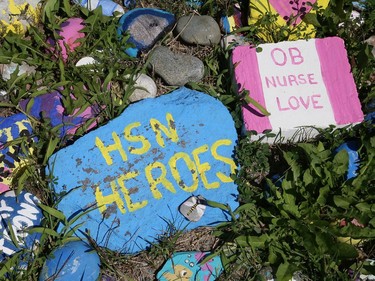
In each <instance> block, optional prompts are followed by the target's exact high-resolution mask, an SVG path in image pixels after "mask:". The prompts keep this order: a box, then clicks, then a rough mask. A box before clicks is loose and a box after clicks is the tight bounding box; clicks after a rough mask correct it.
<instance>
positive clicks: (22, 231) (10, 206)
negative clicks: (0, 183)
mask: <svg viewBox="0 0 375 281" xmlns="http://www.w3.org/2000/svg"><path fill="white" fill-rule="evenodd" d="M38 203H39V199H38V198H36V197H35V196H34V195H32V194H31V193H28V192H24V191H22V192H21V193H20V194H19V195H18V196H16V195H15V193H14V191H13V190H11V191H7V192H5V193H3V194H1V195H0V214H1V217H0V220H1V223H0V233H1V235H0V261H2V260H3V259H4V258H5V257H8V256H10V255H12V254H14V253H16V252H18V251H19V250H20V249H33V247H35V246H36V243H37V242H38V240H39V238H40V236H41V234H39V233H35V234H29V233H27V229H28V228H30V227H34V226H39V225H40V223H41V221H42V218H43V213H42V210H41V209H40V208H39V207H38V206H37V204H38ZM11 231H12V232H13V233H14V235H15V237H16V240H17V245H15V244H14V243H13V242H12V238H11V233H12V232H11Z"/></svg>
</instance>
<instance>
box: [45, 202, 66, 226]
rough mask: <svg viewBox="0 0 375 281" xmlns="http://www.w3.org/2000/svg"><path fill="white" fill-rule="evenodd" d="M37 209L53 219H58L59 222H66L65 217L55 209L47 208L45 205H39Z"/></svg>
mask: <svg viewBox="0 0 375 281" xmlns="http://www.w3.org/2000/svg"><path fill="white" fill-rule="evenodd" d="M39 207H40V208H41V209H42V210H43V211H45V212H47V213H48V214H50V215H51V216H53V217H55V218H58V219H59V220H60V221H62V222H65V221H66V217H65V215H64V214H63V213H62V212H60V211H59V210H56V209H55V208H52V207H49V206H47V205H44V204H42V203H39Z"/></svg>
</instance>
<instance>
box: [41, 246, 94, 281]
mask: <svg viewBox="0 0 375 281" xmlns="http://www.w3.org/2000/svg"><path fill="white" fill-rule="evenodd" d="M99 275H100V258H99V255H98V253H97V252H96V251H95V250H94V249H92V248H91V247H90V245H88V244H87V243H86V242H83V241H74V242H68V243H66V244H65V245H63V246H61V247H59V248H57V249H55V250H54V251H52V253H51V254H50V257H49V258H48V259H47V260H46V262H45V263H44V265H43V268H42V272H41V274H40V276H39V281H48V280H58V281H75V280H77V281H78V280H80V281H93V280H98V278H99Z"/></svg>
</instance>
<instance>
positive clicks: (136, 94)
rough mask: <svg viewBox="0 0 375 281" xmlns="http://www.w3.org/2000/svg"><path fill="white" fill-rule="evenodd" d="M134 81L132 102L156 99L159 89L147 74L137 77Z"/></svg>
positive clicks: (130, 98) (130, 99)
mask: <svg viewBox="0 0 375 281" xmlns="http://www.w3.org/2000/svg"><path fill="white" fill-rule="evenodd" d="M134 78H135V81H134V85H133V87H134V91H133V93H132V94H131V96H130V97H129V101H130V102H136V101H139V100H143V99H147V98H155V97H156V94H157V91H158V88H157V87H156V84H155V82H154V80H152V78H151V77H149V76H147V75H146V74H143V73H142V74H139V75H137V76H136V77H134Z"/></svg>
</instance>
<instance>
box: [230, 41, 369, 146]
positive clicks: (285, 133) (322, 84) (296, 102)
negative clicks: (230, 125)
mask: <svg viewBox="0 0 375 281" xmlns="http://www.w3.org/2000/svg"><path fill="white" fill-rule="evenodd" d="M259 49H261V51H260V52H257V50H256V49H255V48H250V47H248V46H239V47H236V48H235V49H234V50H233V58H232V62H233V64H237V65H236V68H235V79H236V82H237V85H239V90H240V91H242V90H248V91H249V93H250V98H252V99H254V100H255V101H257V102H258V103H259V104H260V105H261V106H263V107H264V108H265V109H266V110H267V111H268V112H269V113H270V115H269V116H267V115H265V112H264V111H263V112H262V111H261V110H260V109H259V108H256V107H255V106H254V105H253V104H251V103H249V104H248V105H246V106H244V107H243V108H242V112H243V117H244V122H245V129H246V130H255V131H257V132H258V133H262V132H263V131H264V130H272V131H274V132H275V133H278V132H279V130H281V135H282V137H285V138H286V139H288V138H293V139H298V137H301V138H302V139H306V138H308V137H311V136H313V135H314V132H315V134H316V133H317V131H316V130H313V129H312V128H311V127H310V128H307V129H304V130H301V127H304V126H314V127H320V128H325V127H328V126H329V125H336V126H345V125H348V124H352V123H358V122H362V121H363V113H362V111H361V104H360V102H359V99H358V93H357V89H356V86H355V83H354V79H353V76H352V73H351V72H350V65H349V63H348V57H347V53H346V50H345V46H344V41H343V40H342V39H341V38H338V37H330V38H324V39H311V40H308V41H305V40H299V41H293V42H292V41H288V42H280V43H277V44H263V45H259ZM259 49H258V50H259ZM332 50H335V52H334V53H332ZM271 141H273V140H271Z"/></svg>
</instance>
